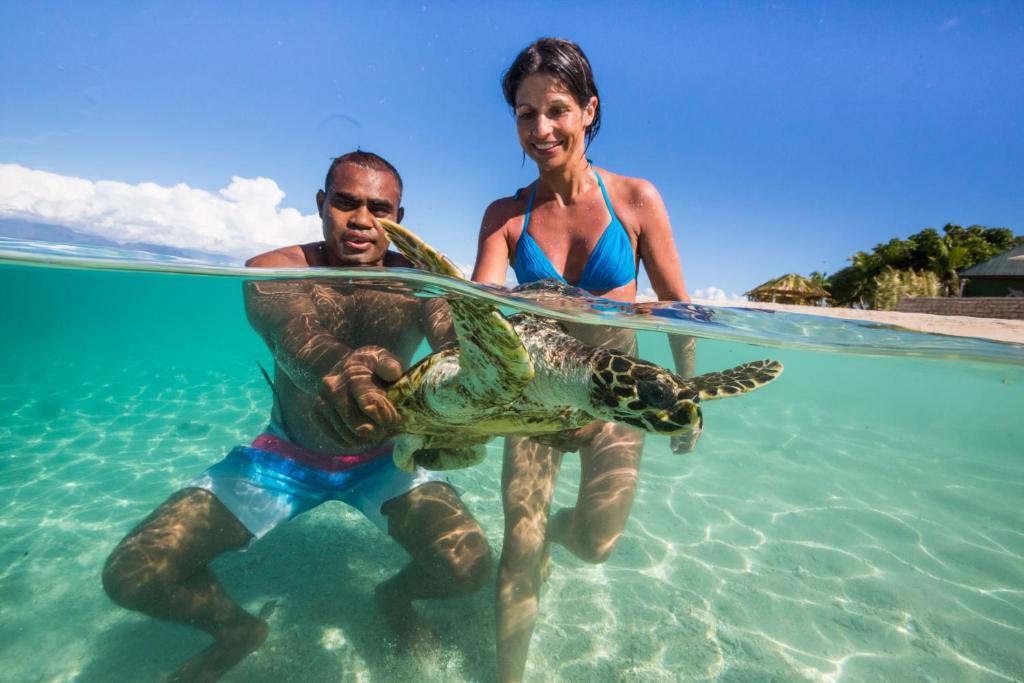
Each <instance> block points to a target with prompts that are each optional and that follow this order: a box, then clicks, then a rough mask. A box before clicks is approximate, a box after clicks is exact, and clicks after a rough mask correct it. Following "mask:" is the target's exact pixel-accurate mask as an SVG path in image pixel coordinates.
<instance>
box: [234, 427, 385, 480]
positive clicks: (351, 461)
mask: <svg viewBox="0 0 1024 683" xmlns="http://www.w3.org/2000/svg"><path fill="white" fill-rule="evenodd" d="M252 447H253V448H259V449H260V450H263V451H269V452H271V453H274V454H275V455H280V456H281V457H283V458H288V459H289V460H294V461H295V462H297V463H299V464H302V465H308V466H309V467H315V468H316V469H318V470H324V471H327V472H341V471H343V470H349V469H352V468H353V467H359V466H360V465H365V464H366V463H368V462H371V461H373V460H378V459H380V458H384V457H388V456H390V455H391V451H392V449H394V444H392V443H386V444H383V445H381V446H377V447H375V448H371V449H369V450H365V451H361V452H359V453H317V452H316V451H311V450H309V449H308V448H303V447H302V446H299V445H296V444H294V443H292V442H291V441H288V440H287V439H282V438H281V437H279V436H275V435H273V434H271V433H269V432H263V433H262V434H260V435H259V436H257V437H256V438H255V439H254V440H253V442H252Z"/></svg>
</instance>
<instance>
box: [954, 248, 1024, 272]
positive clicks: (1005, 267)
mask: <svg viewBox="0 0 1024 683" xmlns="http://www.w3.org/2000/svg"><path fill="white" fill-rule="evenodd" d="M960 277H1024V244H1022V245H1021V246H1019V247H1014V248H1013V249H1010V250H1009V251H1004V252H1003V253H1002V254H996V255H995V256H993V257H992V258H990V259H989V260H988V261H982V262H981V263H979V264H977V265H974V266H971V267H970V268H965V269H964V270H961V271H960Z"/></svg>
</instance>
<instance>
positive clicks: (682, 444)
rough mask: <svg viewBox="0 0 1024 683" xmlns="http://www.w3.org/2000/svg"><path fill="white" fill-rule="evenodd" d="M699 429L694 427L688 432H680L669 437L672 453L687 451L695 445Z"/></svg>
mask: <svg viewBox="0 0 1024 683" xmlns="http://www.w3.org/2000/svg"><path fill="white" fill-rule="evenodd" d="M700 434H701V430H699V429H695V430H693V431H692V432H690V433H689V434H680V435H678V436H673V437H672V439H671V444H672V452H673V453H689V452H690V451H692V450H693V449H694V448H696V447H697V439H699V438H700Z"/></svg>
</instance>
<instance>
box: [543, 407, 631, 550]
mask: <svg viewBox="0 0 1024 683" xmlns="http://www.w3.org/2000/svg"><path fill="white" fill-rule="evenodd" d="M643 445H644V433H643V432H641V431H638V430H636V429H632V428H630V427H626V426H623V425H619V424H615V423H612V422H606V423H605V424H604V426H603V428H602V429H601V431H600V432H598V434H597V435H596V436H595V437H594V438H593V440H591V442H590V443H589V444H587V445H585V446H584V447H583V448H582V449H581V450H580V490H579V494H578V496H577V498H576V506H575V507H571V508H564V509H562V510H559V511H558V512H557V513H555V515H554V516H553V517H552V518H551V523H550V524H549V525H548V539H549V540H550V541H553V542H555V543H558V544H560V545H563V546H565V547H566V548H568V549H569V551H570V552H571V553H572V554H573V555H575V556H576V557H578V558H580V559H581V560H583V561H584V562H591V563H600V562H604V561H605V560H607V559H608V556H609V555H611V552H612V549H613V548H614V547H615V543H616V542H617V541H618V540H619V536H621V535H622V530H623V528H625V526H626V520H627V519H628V518H629V510H630V508H631V507H632V505H633V498H634V496H635V495H636V485H637V478H638V472H639V468H640V456H641V454H642V451H643Z"/></svg>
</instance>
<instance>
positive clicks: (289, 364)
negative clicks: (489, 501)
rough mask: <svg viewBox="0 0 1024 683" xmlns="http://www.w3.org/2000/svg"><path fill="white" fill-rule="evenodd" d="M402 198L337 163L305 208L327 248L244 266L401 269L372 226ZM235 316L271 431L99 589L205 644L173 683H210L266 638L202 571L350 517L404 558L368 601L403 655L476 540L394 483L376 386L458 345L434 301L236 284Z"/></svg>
mask: <svg viewBox="0 0 1024 683" xmlns="http://www.w3.org/2000/svg"><path fill="white" fill-rule="evenodd" d="M401 196H402V181H401V178H400V176H399V174H398V172H397V171H396V170H395V169H394V167H393V166H391V164H389V163H388V162H387V161H385V160H384V159H382V158H381V157H379V156H377V155H375V154H371V153H369V152H361V151H357V152H352V153H349V154H346V155H344V156H341V157H338V158H337V159H335V160H334V162H333V163H332V164H331V167H330V169H329V170H328V172H327V179H326V181H325V185H324V189H323V190H322V191H320V192H318V193H317V198H316V202H317V208H318V210H319V212H320V217H321V220H322V224H323V237H324V239H323V241H322V242H315V243H311V244H302V245H295V246H290V247H285V248H282V249H277V250H275V251H271V252H268V253H265V254H261V255H259V256H256V257H255V258H252V259H250V260H249V261H248V262H247V263H246V265H247V266H254V267H275V268H306V267H310V268H318V267H323V266H335V267H348V268H352V267H366V266H409V265H410V264H409V263H408V261H406V260H405V259H404V258H403V257H402V256H400V255H399V254H396V253H394V252H390V251H388V249H387V247H388V242H387V239H386V238H385V236H384V233H383V231H382V229H381V228H380V226H379V224H378V223H377V222H376V218H378V217H380V218H389V219H391V220H394V221H400V220H401V219H402V215H403V213H404V211H403V209H402V208H400V204H401ZM245 304H246V311H247V313H248V316H249V320H250V322H251V323H252V325H253V327H254V328H255V329H256V331H257V332H259V333H260V335H261V336H262V337H263V338H264V340H265V341H266V343H267V345H268V347H269V348H270V350H271V352H272V353H273V356H274V360H275V368H274V369H275V373H274V374H275V381H274V382H273V385H272V388H273V390H274V397H275V400H274V406H273V411H272V414H271V423H270V426H269V427H268V428H267V431H265V432H264V433H263V434H261V435H260V436H259V437H257V439H256V440H255V441H254V442H253V444H252V445H251V446H250V447H239V448H236V449H234V450H233V451H231V453H229V454H228V456H227V457H226V458H225V459H224V460H223V461H221V462H220V463H218V464H216V465H214V466H213V467H211V468H210V469H208V470H207V471H206V472H205V473H204V474H203V475H202V476H200V477H199V478H197V479H195V480H193V481H192V482H190V483H189V484H188V485H187V486H186V487H185V488H184V489H182V490H181V491H178V492H177V493H175V494H174V495H172V496H171V497H170V498H169V499H168V500H167V501H166V502H165V503H163V505H161V506H160V507H159V508H157V509H156V510H155V511H154V512H153V513H152V514H151V515H150V516H149V517H147V518H146V519H145V520H143V521H142V523H141V524H139V526H138V527H136V528H135V529H134V530H132V531H131V532H130V533H129V534H128V536H127V537H125V539H124V540H123V541H121V543H120V544H119V545H118V546H117V548H115V549H114V552H113V553H112V554H111V556H110V558H109V559H108V561H107V565H106V567H105V569H104V573H103V585H104V587H105V589H106V591H107V593H108V594H109V595H110V597H111V598H112V599H113V600H114V601H115V602H117V603H119V604H121V605H123V606H124V607H127V608H129V609H134V610H138V611H141V612H144V613H146V614H149V615H151V616H154V617H158V618H161V619H169V620H171V621H176V622H180V623H184V624H189V625H192V626H195V627H197V628H201V629H203V630H205V631H207V632H209V633H210V634H211V635H212V636H213V637H214V639H215V640H214V644H213V645H212V646H211V647H210V648H208V649H207V650H205V651H203V652H201V653H199V654H198V655H196V656H195V657H193V658H192V659H190V660H188V661H187V662H185V663H184V664H183V665H182V666H181V667H180V668H179V669H178V670H177V671H176V672H175V676H174V678H176V679H179V680H190V681H191V680H216V679H218V678H220V676H221V675H223V674H224V672H225V671H227V670H228V669H229V668H230V667H231V666H233V665H234V664H235V663H237V662H238V661H239V660H240V659H242V658H243V657H245V656H246V655H247V654H249V653H250V652H252V651H253V650H255V649H256V648H257V647H259V645H260V644H261V643H262V642H263V641H264V639H265V638H266V635H267V629H268V626H267V623H266V622H265V621H264V619H263V618H261V617H263V616H266V615H260V616H253V615H251V614H249V613H247V612H246V611H244V610H243V609H242V608H241V607H240V606H239V605H238V604H236V603H235V602H234V601H232V600H231V598H230V597H228V595H227V594H226V593H225V592H224V590H223V588H222V587H221V586H220V584H219V583H218V581H217V579H216V577H215V576H214V575H213V573H212V572H211V571H210V569H209V566H208V565H209V563H210V561H211V560H213V559H214V558H215V557H217V556H218V555H220V554H221V553H223V552H225V551H228V550H242V549H244V548H246V547H247V546H248V545H249V543H250V542H251V541H252V540H253V539H254V538H260V537H262V536H263V535H264V534H266V533H267V532H268V531H270V530H271V529H272V528H274V527H275V526H276V525H277V524H279V523H281V522H283V521H286V520H288V519H291V518H292V517H295V516H297V515H299V514H301V513H302V512H305V511H307V510H310V509H312V508H314V507H316V506H317V505H319V504H320V503H322V502H325V501H327V500H342V501H345V502H347V503H348V504H350V505H352V506H353V507H356V508H358V509H359V510H361V511H362V512H363V514H364V515H365V516H366V517H367V518H368V519H370V520H371V521H373V522H374V523H376V524H377V525H378V526H379V527H380V528H381V529H382V530H383V531H385V532H386V533H388V534H390V535H391V536H392V537H393V538H394V539H395V540H396V541H398V543H400V544H401V545H402V547H403V548H405V549H406V550H407V551H408V552H409V554H410V555H411V556H412V561H411V562H410V563H409V564H408V565H407V566H406V567H405V568H403V569H402V570H401V571H400V572H399V573H398V574H396V575H395V576H393V577H392V578H390V579H388V580H387V581H385V582H384V583H382V584H381V585H380V586H379V587H378V588H377V592H376V599H377V604H378V605H379V607H380V608H381V610H382V613H383V616H384V617H385V618H386V619H387V620H388V621H389V623H390V624H391V625H392V627H393V628H395V629H396V632H397V635H398V637H399V644H400V645H407V644H410V641H411V640H414V639H415V636H416V635H417V634H421V633H422V631H421V628H422V627H420V626H418V623H417V619H416V613H415V611H414V609H413V607H412V601H413V600H416V599H421V598H432V597H441V596H450V595H456V594H460V593H466V592H469V591H471V590H474V589H476V588H478V587H479V586H480V585H481V584H482V583H483V582H484V581H485V580H486V578H487V576H488V574H489V571H490V551H489V548H488V546H487V541H486V538H485V537H484V535H483V532H482V531H481V529H480V527H479V525H478V524H477V523H476V521H475V520H474V519H473V518H472V516H471V515H470V514H469V512H468V510H467V509H466V507H465V506H464V505H463V504H462V502H461V501H460V500H459V498H458V496H457V495H456V494H455V492H454V491H453V489H452V488H451V486H449V485H448V484H447V483H446V482H445V480H444V478H443V477H441V476H440V475H438V474H436V473H432V472H428V471H425V470H417V471H416V472H415V473H413V474H408V473H404V472H402V471H400V470H398V469H397V468H396V467H395V466H394V464H393V463H392V461H391V457H390V445H389V444H388V443H387V442H384V441H383V440H384V439H385V438H386V437H388V436H389V435H391V434H393V433H394V430H395V428H396V427H397V425H398V422H399V416H398V415H397V413H396V412H395V409H394V406H392V404H391V403H390V402H389V401H387V398H386V394H385V390H384V388H383V384H384V383H386V382H390V381H394V380H396V379H398V378H399V377H400V376H401V374H402V371H403V370H402V369H403V367H405V366H406V365H407V364H408V363H409V361H410V359H411V357H412V355H413V353H414V352H415V350H416V348H417V346H418V345H419V344H420V342H421V341H422V339H423V338H424V336H425V337H426V338H427V341H428V342H429V343H430V345H431V346H432V347H433V348H437V347H439V346H440V345H442V344H444V343H448V342H451V341H452V340H453V339H454V335H453V330H452V325H451V320H450V317H449V315H448V311H447V306H446V304H445V303H444V302H443V300H440V299H422V298H419V297H414V296H411V295H409V294H407V293H402V292H397V291H386V290H375V289H370V288H367V287H356V286H352V285H345V284H338V283H337V281H336V280H329V279H327V278H317V279H297V280H289V281H281V280H268V281H252V282H247V283H246V285H245ZM382 442H383V443H382ZM324 569H327V568H324ZM328 570H329V569H328Z"/></svg>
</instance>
